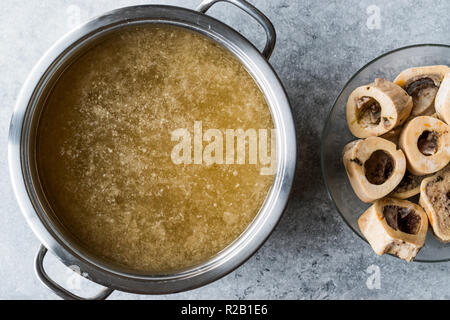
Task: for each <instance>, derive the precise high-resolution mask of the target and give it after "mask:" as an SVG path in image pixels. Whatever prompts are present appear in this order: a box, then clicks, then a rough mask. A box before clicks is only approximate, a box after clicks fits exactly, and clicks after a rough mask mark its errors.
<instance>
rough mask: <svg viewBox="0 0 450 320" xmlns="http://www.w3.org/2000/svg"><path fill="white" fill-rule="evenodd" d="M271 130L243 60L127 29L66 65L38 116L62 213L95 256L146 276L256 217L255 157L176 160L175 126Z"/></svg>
mask: <svg viewBox="0 0 450 320" xmlns="http://www.w3.org/2000/svg"><path fill="white" fill-rule="evenodd" d="M196 120H201V121H202V122H203V129H204V130H206V129H208V128H218V129H221V130H225V129H227V128H234V129H237V128H243V129H244V130H245V129H248V128H255V129H258V128H268V129H270V128H273V122H272V118H271V114H270V111H269V109H268V106H267V104H266V101H265V98H264V96H263V94H262V93H261V91H260V89H259V88H258V86H257V85H256V83H255V82H254V80H253V79H252V78H251V76H250V75H249V74H248V73H247V71H246V70H245V69H244V67H243V66H242V65H241V63H240V62H239V61H238V60H237V59H236V58H235V57H234V56H233V55H232V54H230V53H229V52H228V51H226V50H225V49H223V48H222V47H221V46H219V45H218V44H216V43H214V42H212V41H210V40H209V39H207V38H206V37H204V36H202V35H199V34H196V33H193V32H190V31H187V30H184V29H181V28H178V27H171V26H163V25H157V26H146V27H144V26H141V27H132V28H129V29H125V30H124V31H120V32H118V33H116V34H115V35H113V36H110V37H109V38H107V39H106V40H104V41H103V42H102V43H100V44H98V45H97V46H95V47H93V48H92V49H90V50H89V51H88V52H87V53H86V54H84V55H83V56H82V57H81V58H79V59H78V60H77V61H76V62H75V63H74V64H72V65H71V67H70V68H69V69H68V70H66V71H65V73H64V74H63V76H62V77H61V79H60V80H59V81H58V83H57V85H56V86H55V88H54V90H53V91H52V93H51V95H50V96H49V98H48V100H47V103H46V106H45V108H44V111H43V116H42V117H41V121H40V125H39V129H38V144H37V150H36V152H37V154H36V158H37V163H38V171H39V177H40V179H41V182H42V184H43V186H44V190H45V194H46V197H47V198H48V200H49V203H50V204H51V206H52V208H53V210H54V212H55V214H56V215H57V217H58V219H59V220H60V221H61V222H62V223H63V224H64V226H65V228H66V229H67V230H69V232H70V233H71V234H72V235H73V236H74V237H76V239H77V240H78V241H79V243H80V244H81V245H82V246H83V247H84V248H86V250H88V251H89V252H90V253H91V254H94V255H96V256H99V257H101V258H103V259H106V260H108V261H110V262H112V263H114V264H117V265H119V266H122V267H126V268H131V269H134V270H138V271H144V272H148V273H159V272H170V271H174V270H179V269H182V268H186V267H189V266H192V265H195V264H197V263H200V262H202V261H204V260H206V259H208V258H210V257H211V256H213V255H215V254H217V253H218V252H219V251H220V250H222V249H224V248H225V247H226V246H227V245H229V244H230V243H231V242H232V241H233V240H234V239H236V238H237V237H238V236H239V235H240V234H241V233H242V232H243V231H244V230H245V228H246V227H247V226H248V225H249V224H250V223H251V221H252V220H253V218H254V217H255V215H256V214H257V213H258V211H259V209H260V207H261V205H262V204H263V202H264V199H265V198H266V196H267V193H268V190H269V189H270V186H271V185H272V183H273V176H264V175H261V174H260V168H261V166H260V165H259V164H258V165H249V164H244V165H237V164H234V165H217V164H213V165H211V166H206V165H204V164H203V165H193V164H191V165H187V164H186V165H184V164H182V165H175V164H174V163H173V162H172V161H171V157H170V155H171V151H172V148H173V146H174V144H175V142H172V141H171V134H170V133H171V132H172V131H173V130H175V129H177V128H187V129H190V130H191V131H192V127H193V124H194V121H196Z"/></svg>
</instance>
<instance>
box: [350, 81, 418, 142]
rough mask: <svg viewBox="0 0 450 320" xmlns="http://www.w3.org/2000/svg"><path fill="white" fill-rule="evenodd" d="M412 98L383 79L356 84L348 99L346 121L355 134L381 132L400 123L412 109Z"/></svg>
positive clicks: (359, 136)
mask: <svg viewBox="0 0 450 320" xmlns="http://www.w3.org/2000/svg"><path fill="white" fill-rule="evenodd" d="M412 106H413V103H412V98H411V97H410V96H409V95H408V94H407V93H406V91H405V90H403V89H402V88H401V87H400V86H398V85H396V84H394V83H392V82H390V81H387V80H385V79H381V78H378V79H375V82H373V83H371V84H369V85H366V86H362V87H359V88H356V89H355V90H354V91H353V92H352V93H351V95H350V97H349V98H348V101H347V123H348V125H349V128H350V131H351V132H352V134H353V135H354V136H356V137H358V138H367V137H371V136H380V135H382V134H384V133H386V132H388V131H389V130H391V129H393V128H395V127H396V126H398V125H400V124H402V123H403V122H404V121H405V120H406V119H407V117H408V116H409V115H410V113H411V109H412Z"/></svg>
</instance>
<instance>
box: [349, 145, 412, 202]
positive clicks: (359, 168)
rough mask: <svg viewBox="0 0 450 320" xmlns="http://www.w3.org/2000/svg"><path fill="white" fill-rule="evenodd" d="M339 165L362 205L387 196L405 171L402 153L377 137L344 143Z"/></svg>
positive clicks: (394, 146)
mask: <svg viewBox="0 0 450 320" xmlns="http://www.w3.org/2000/svg"><path fill="white" fill-rule="evenodd" d="M343 162H344V166H345V169H346V171H347V175H348V177H349V180H350V183H351V185H352V188H353V190H354V191H355V193H356V195H357V196H358V197H359V198H360V199H361V200H362V201H364V202H372V201H375V200H377V199H380V198H382V197H384V196H386V195H387V194H389V193H390V192H391V191H392V190H394V188H395V187H396V186H397V185H398V184H399V183H400V181H401V180H402V178H403V175H404V174H405V170H406V160H405V156H404V155H403V152H402V150H400V149H397V147H396V145H395V144H394V143H392V142H391V141H388V140H385V139H382V138H379V137H369V138H367V139H364V140H362V139H361V140H356V141H353V142H351V143H349V144H347V145H346V146H345V148H344V152H343Z"/></svg>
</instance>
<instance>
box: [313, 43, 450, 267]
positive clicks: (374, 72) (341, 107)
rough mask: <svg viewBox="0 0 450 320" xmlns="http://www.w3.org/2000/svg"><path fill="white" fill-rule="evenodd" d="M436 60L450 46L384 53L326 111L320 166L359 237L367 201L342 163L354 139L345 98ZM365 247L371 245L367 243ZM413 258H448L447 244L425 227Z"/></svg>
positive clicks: (441, 60)
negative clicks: (424, 236)
mask: <svg viewBox="0 0 450 320" xmlns="http://www.w3.org/2000/svg"><path fill="white" fill-rule="evenodd" d="M437 64H443V65H449V66H450V46H447V45H437V44H421V45H414V46H409V47H404V48H400V49H397V50H394V51H391V52H388V53H385V54H383V55H381V56H379V57H378V58H376V59H374V60H372V61H371V62H369V63H368V64H366V65H365V66H364V67H362V68H361V69H360V70H359V71H358V72H356V74H355V75H354V76H353V77H351V78H350V80H349V81H348V82H347V84H346V85H345V86H344V88H343V89H342V91H341V93H340V94H339V96H338V97H337V99H336V101H335V103H334V105H333V108H331V110H330V113H329V114H328V118H327V120H326V123H325V127H324V130H323V133H322V145H321V166H322V174H323V177H324V180H325V185H326V188H327V191H328V194H329V196H330V198H331V200H332V202H333V203H334V205H335V207H336V209H337V211H338V212H339V213H340V215H341V216H342V218H343V219H344V221H345V222H346V223H347V224H348V225H349V227H350V228H351V229H352V230H353V231H354V232H355V233H356V234H357V235H358V236H360V237H361V239H363V240H365V238H364V236H363V235H362V233H361V231H360V230H359V227H358V218H359V216H360V215H361V214H362V213H363V212H364V211H365V210H366V209H367V208H368V207H369V206H370V204H366V203H363V202H362V201H361V200H359V198H358V197H357V196H356V194H355V193H354V192H353V189H352V187H351V185H350V182H349V180H348V178H347V174H346V172H345V168H344V165H343V163H342V150H343V148H344V146H345V145H346V144H347V143H348V142H350V141H353V140H356V139H357V138H355V137H354V136H353V135H352V134H351V133H350V130H349V129H348V126H347V121H346V115H345V112H346V105H347V98H348V96H349V95H350V93H351V92H352V91H353V90H354V89H355V88H357V87H359V86H363V85H365V84H368V83H371V82H373V81H374V80H375V78H385V79H387V80H390V81H393V80H394V79H395V77H396V76H397V75H398V74H399V73H400V72H401V71H402V70H404V69H407V68H410V67H419V66H427V65H437ZM417 198H418V197H417V196H416V199H414V198H413V201H415V200H417ZM410 200H411V199H410ZM365 241H366V240H365ZM367 250H371V249H370V248H369V247H368V248H367ZM374 254H375V253H374ZM414 261H418V262H443V261H450V244H444V243H441V242H439V241H438V240H436V238H435V237H434V236H433V235H432V234H431V232H430V231H428V235H427V240H426V243H425V246H424V247H423V248H422V250H420V252H419V254H418V255H417V257H416V259H415V260H414Z"/></svg>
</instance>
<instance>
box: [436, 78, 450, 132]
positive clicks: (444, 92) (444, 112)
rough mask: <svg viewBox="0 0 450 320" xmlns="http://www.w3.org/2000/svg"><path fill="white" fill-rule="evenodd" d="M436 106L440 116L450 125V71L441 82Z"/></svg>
mask: <svg viewBox="0 0 450 320" xmlns="http://www.w3.org/2000/svg"><path fill="white" fill-rule="evenodd" d="M434 106H435V108H436V113H437V114H438V116H439V118H440V119H441V120H442V121H444V122H446V123H447V124H449V125H450V72H447V74H446V75H445V77H444V80H443V81H442V83H441V86H440V88H439V91H438V93H437V95H436V101H435V103H434Z"/></svg>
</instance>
